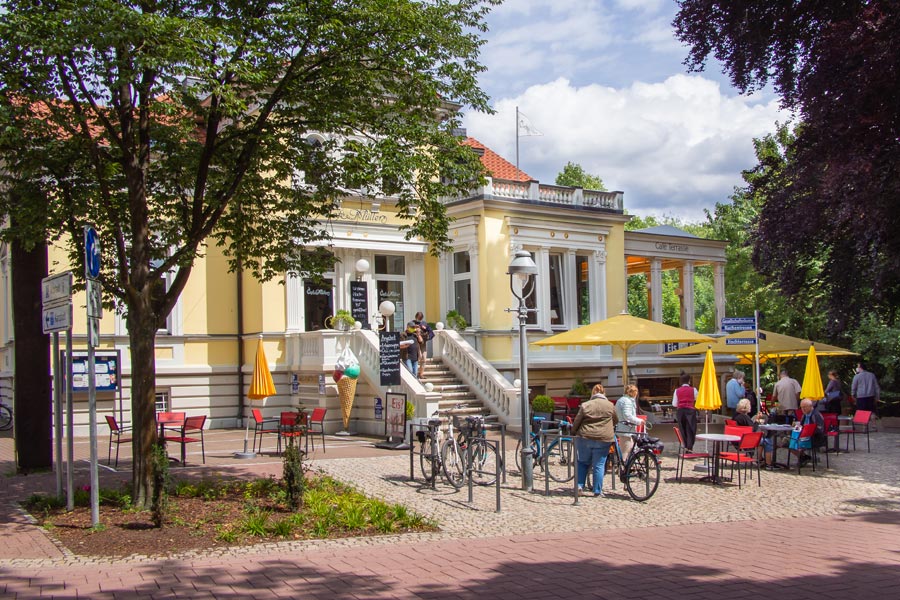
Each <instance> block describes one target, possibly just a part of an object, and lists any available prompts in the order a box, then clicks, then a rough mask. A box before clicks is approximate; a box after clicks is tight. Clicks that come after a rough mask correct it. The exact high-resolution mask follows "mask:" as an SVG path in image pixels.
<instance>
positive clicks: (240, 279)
mask: <svg viewBox="0 0 900 600" xmlns="http://www.w3.org/2000/svg"><path fill="white" fill-rule="evenodd" d="M236 271H237V363H238V364H237V377H238V413H237V422H238V426H240V427H243V426H244V408H245V407H244V286H243V283H244V264H243V262H242V261H241V259H240V257H238V259H237V269H236ZM245 450H246V448H245Z"/></svg>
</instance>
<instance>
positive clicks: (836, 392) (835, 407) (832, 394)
mask: <svg viewBox="0 0 900 600" xmlns="http://www.w3.org/2000/svg"><path fill="white" fill-rule="evenodd" d="M843 395H844V392H843V391H841V380H840V379H838V374H837V371H828V385H827V386H826V387H825V407H824V408H825V410H823V411H820V412H830V413H836V414H841V400H842V399H843Z"/></svg>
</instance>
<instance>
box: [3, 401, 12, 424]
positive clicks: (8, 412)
mask: <svg viewBox="0 0 900 600" xmlns="http://www.w3.org/2000/svg"><path fill="white" fill-rule="evenodd" d="M12 426H13V413H12V407H10V406H8V405H6V404H3V403H2V402H0V431H6V430H7V429H12Z"/></svg>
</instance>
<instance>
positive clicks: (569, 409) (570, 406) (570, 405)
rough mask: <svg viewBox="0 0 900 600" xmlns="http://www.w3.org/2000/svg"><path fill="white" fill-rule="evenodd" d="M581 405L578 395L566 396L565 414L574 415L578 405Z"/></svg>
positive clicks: (576, 412)
mask: <svg viewBox="0 0 900 600" xmlns="http://www.w3.org/2000/svg"><path fill="white" fill-rule="evenodd" d="M579 406H581V398H580V397H579V396H567V397H566V415H567V416H571V417H574V416H575V415H577V414H578V407H579Z"/></svg>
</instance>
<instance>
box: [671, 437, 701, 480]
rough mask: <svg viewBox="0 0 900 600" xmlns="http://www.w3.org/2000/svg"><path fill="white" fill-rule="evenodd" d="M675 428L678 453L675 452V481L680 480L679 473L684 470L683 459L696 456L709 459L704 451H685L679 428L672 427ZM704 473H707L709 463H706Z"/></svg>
mask: <svg viewBox="0 0 900 600" xmlns="http://www.w3.org/2000/svg"><path fill="white" fill-rule="evenodd" d="M673 429H674V430H675V436H676V438H677V439H678V453H677V456H678V458H677V462H676V464H675V481H678V482H680V481H681V474H682V472H683V471H684V461H685V460H691V459H696V458H703V459H707V460H708V459H709V454H707V453H706V452H685V449H684V438H682V437H681V430H680V429H678V427H673ZM706 474H707V476H708V475H709V463H708V462H707V463H706Z"/></svg>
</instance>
